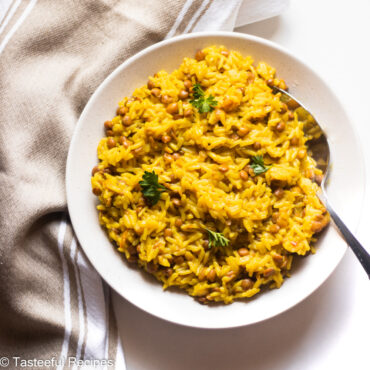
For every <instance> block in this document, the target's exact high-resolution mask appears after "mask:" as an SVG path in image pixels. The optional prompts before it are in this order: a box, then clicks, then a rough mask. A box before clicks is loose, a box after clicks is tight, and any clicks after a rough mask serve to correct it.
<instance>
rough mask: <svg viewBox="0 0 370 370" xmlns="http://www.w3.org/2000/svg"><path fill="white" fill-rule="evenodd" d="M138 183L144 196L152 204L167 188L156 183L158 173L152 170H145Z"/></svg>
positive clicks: (156, 201) (155, 202)
mask: <svg viewBox="0 0 370 370" xmlns="http://www.w3.org/2000/svg"><path fill="white" fill-rule="evenodd" d="M139 184H140V186H141V191H142V193H143V196H144V198H145V199H146V200H147V201H148V202H149V203H150V205H152V206H154V205H155V204H157V203H158V201H159V198H160V197H161V193H163V192H164V191H166V190H167V189H166V188H165V187H164V186H163V185H162V184H159V183H158V175H157V174H156V173H155V172H154V171H153V172H148V171H145V172H144V175H143V179H142V181H139Z"/></svg>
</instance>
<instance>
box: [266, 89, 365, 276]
mask: <svg viewBox="0 0 370 370" xmlns="http://www.w3.org/2000/svg"><path fill="white" fill-rule="evenodd" d="M272 89H273V91H274V92H275V93H280V94H281V95H280V99H281V101H283V102H284V103H286V104H287V106H288V107H289V108H291V109H292V110H294V112H295V113H296V114H297V116H298V119H299V120H300V121H302V122H304V133H305V135H306V136H307V137H308V140H307V142H306V143H307V146H308V150H309V154H310V156H311V157H312V158H313V159H314V160H315V161H316V167H317V168H318V169H320V170H321V171H322V173H323V178H322V179H321V181H318V182H319V183H320V185H321V191H319V192H318V194H317V196H318V197H319V198H320V200H321V202H322V203H323V204H324V205H325V207H326V209H327V210H328V212H329V214H330V216H331V219H332V221H333V222H334V224H335V226H336V227H337V230H338V231H339V233H340V234H341V236H342V237H343V238H344V240H345V241H346V242H347V244H348V245H349V246H350V248H351V249H352V251H353V252H354V254H355V255H356V257H357V258H358V260H359V261H360V263H361V264H362V266H363V268H364V269H365V271H366V273H367V275H368V277H369V278H370V255H369V253H367V251H366V250H365V249H364V247H363V246H362V245H361V244H360V242H359V241H358V240H357V239H356V238H355V236H354V235H353V234H352V232H351V231H350V230H349V229H348V227H347V226H346V225H345V224H344V222H343V221H342V220H341V218H340V217H339V216H338V214H337V213H336V212H335V211H334V209H333V207H332V206H331V204H330V203H329V200H328V197H327V194H326V191H325V185H326V182H327V181H328V177H329V174H330V146H329V141H328V138H327V136H326V134H325V132H324V130H323V129H322V128H321V126H320V125H319V123H318V122H317V120H316V119H315V117H314V116H313V115H312V114H311V113H310V111H309V110H308V109H307V108H305V106H304V105H303V104H302V103H300V101H299V100H297V99H296V98H295V97H293V96H292V95H291V94H289V93H288V92H286V91H285V90H282V89H280V88H278V87H275V86H274V87H272Z"/></svg>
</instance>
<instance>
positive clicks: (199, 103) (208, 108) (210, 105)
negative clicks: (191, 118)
mask: <svg viewBox="0 0 370 370" xmlns="http://www.w3.org/2000/svg"><path fill="white" fill-rule="evenodd" d="M190 103H191V104H192V105H193V106H194V107H195V108H197V109H198V112H199V113H207V112H212V111H213V109H214V108H215V107H216V106H217V100H216V99H215V97H214V96H213V95H209V96H207V97H205V94H204V91H203V89H202V87H201V86H200V84H198V83H196V84H195V85H194V86H193V99H192V100H190Z"/></svg>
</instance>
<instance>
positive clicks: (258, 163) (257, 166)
mask: <svg viewBox="0 0 370 370" xmlns="http://www.w3.org/2000/svg"><path fill="white" fill-rule="evenodd" d="M251 167H252V168H253V171H254V173H255V174H256V175H260V174H261V173H264V172H266V171H267V170H268V169H269V168H270V167H271V166H265V164H264V162H263V157H262V155H255V156H253V157H252V164H251Z"/></svg>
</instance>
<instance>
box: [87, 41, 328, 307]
mask: <svg viewBox="0 0 370 370" xmlns="http://www.w3.org/2000/svg"><path fill="white" fill-rule="evenodd" d="M189 81H190V82H191V85H190V82H189ZM184 82H185V85H184ZM196 83H199V84H200V85H201V87H202V89H203V90H204V91H205V95H206V96H209V95H213V96H214V97H215V99H216V101H217V106H216V107H215V109H214V110H213V111H211V112H208V113H199V112H198V110H197V109H196V108H195V107H193V105H192V104H191V103H190V100H191V98H192V87H191V86H194V85H195V84H196ZM189 86H190V87H189ZM272 86H278V87H280V88H283V89H286V88H287V87H286V85H285V82H284V81H283V80H281V79H278V78H277V77H276V76H275V69H274V68H272V67H271V66H269V65H267V64H266V63H264V62H259V63H258V64H254V62H253V59H252V58H251V57H249V56H247V57H243V56H242V55H241V54H239V53H238V52H236V51H229V50H227V49H226V48H225V47H223V46H212V47H207V48H205V49H204V50H202V51H198V52H197V54H196V58H195V59H193V58H185V59H184V61H183V63H182V64H181V65H180V67H179V68H178V69H177V70H175V71H174V72H172V73H168V72H166V71H159V72H158V73H156V74H155V75H154V77H150V78H149V82H148V84H147V85H145V86H142V87H140V88H138V89H136V90H135V91H134V92H133V94H132V96H131V97H126V98H124V99H123V100H122V101H121V102H120V103H119V108H118V109H117V116H115V117H114V118H113V119H112V120H110V121H107V122H106V123H105V129H106V137H104V138H103V139H101V141H100V143H99V146H98V158H99V164H98V165H97V166H96V167H95V168H94V169H93V176H92V179H91V182H92V188H93V192H94V194H95V195H97V196H98V197H99V201H100V203H99V205H98V206H97V209H98V211H99V220H100V223H101V225H102V226H103V228H104V229H105V230H106V232H107V234H108V236H109V238H110V240H111V241H112V242H113V243H114V244H115V245H116V246H117V248H118V251H120V252H122V253H123V254H124V255H125V257H126V259H127V260H128V261H129V262H133V263H136V264H138V265H139V266H140V267H141V268H143V269H145V270H146V271H148V272H149V273H150V274H152V275H154V276H155V277H156V278H157V279H158V280H159V281H161V282H162V284H163V287H164V289H166V288H168V287H170V286H176V287H179V288H181V289H184V290H186V291H187V293H188V294H190V295H191V296H194V297H196V298H197V300H198V301H199V302H201V303H210V302H224V303H231V302H233V300H234V299H237V298H246V297H252V296H254V295H255V294H257V293H258V292H259V291H260V290H261V288H262V287H263V286H269V287H270V288H279V287H280V286H281V284H282V282H283V279H284V277H286V276H289V271H290V269H291V265H292V259H293V256H294V255H306V254H307V253H310V252H314V250H313V247H312V243H313V242H314V241H315V239H314V236H315V233H317V232H319V231H321V230H322V229H323V228H324V227H325V226H326V225H327V223H328V221H329V215H328V213H327V212H326V210H325V208H324V206H323V205H322V204H321V202H320V201H319V199H318V198H317V196H316V192H317V190H318V188H319V185H318V184H319V183H320V180H321V178H322V174H321V171H320V170H319V169H317V168H316V167H315V166H316V163H315V161H314V160H313V159H312V158H311V157H310V156H309V153H308V152H307V146H306V142H307V140H308V139H310V137H309V136H305V134H304V131H303V129H304V122H302V121H300V120H299V118H298V114H297V112H295V111H294V109H295V108H296V107H294V105H293V104H286V103H284V102H283V101H282V100H281V99H280V98H281V96H280V95H281V94H280V93H277V94H274V93H273V90H272V88H271V87H272ZM174 103H176V104H174ZM257 155H260V156H262V157H263V161H264V164H265V165H266V166H269V167H268V170H267V171H266V172H264V173H261V174H258V175H256V174H255V172H254V170H253V168H252V167H251V166H250V165H251V161H252V157H253V156H257ZM144 171H148V172H152V171H154V172H155V173H156V174H157V175H158V177H159V183H160V184H162V185H164V186H165V187H166V189H167V190H166V191H164V192H163V193H162V194H161V196H160V200H159V202H158V203H157V204H155V205H151V204H150V203H148V201H147V200H146V199H145V198H144V197H143V192H142V189H141V186H140V185H139V181H141V180H142V177H143V174H144ZM207 229H209V230H212V231H216V232H219V233H222V234H223V235H224V236H225V237H226V238H227V239H229V241H230V242H229V244H228V245H227V246H224V247H221V246H210V242H209V240H208V232H207V231H206V230H207ZM123 283H124V282H123Z"/></svg>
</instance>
